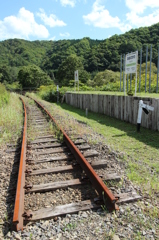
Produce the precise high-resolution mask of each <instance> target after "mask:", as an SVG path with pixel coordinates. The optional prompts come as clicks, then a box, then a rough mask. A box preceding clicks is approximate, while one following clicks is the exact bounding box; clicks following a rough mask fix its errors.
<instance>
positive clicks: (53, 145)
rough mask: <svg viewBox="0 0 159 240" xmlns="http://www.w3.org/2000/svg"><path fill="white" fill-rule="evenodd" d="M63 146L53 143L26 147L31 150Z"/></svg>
mask: <svg viewBox="0 0 159 240" xmlns="http://www.w3.org/2000/svg"><path fill="white" fill-rule="evenodd" d="M62 146H64V144H61V143H53V144H47V145H46V144H45V145H44V144H41V145H38V146H34V145H33V146H31V145H28V148H31V149H41V148H55V147H62Z"/></svg>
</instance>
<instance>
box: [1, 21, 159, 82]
mask: <svg viewBox="0 0 159 240" xmlns="http://www.w3.org/2000/svg"><path fill="white" fill-rule="evenodd" d="M151 44H152V48H153V55H152V61H153V63H154V64H155V65H157V57H158V45H159V23H158V24H155V25H152V26H151V27H144V28H139V29H132V30H130V31H129V32H127V33H125V34H122V35H114V36H112V37H110V38H108V39H105V40H93V39H90V38H87V37H86V38H83V39H77V40H75V39H74V40H59V41H33V42H31V41H26V40H21V39H9V40H5V41H1V42H0V82H1V83H6V82H8V83H14V82H16V81H19V78H18V73H19V71H21V70H23V67H24V66H25V71H26V72H29V71H30V70H28V71H27V67H28V68H29V69H30V68H31V66H34V68H35V67H37V69H36V68H35V69H36V71H39V68H41V70H42V71H43V72H44V73H43V75H44V76H45V73H46V74H47V75H49V77H50V81H51V79H52V80H53V81H55V82H56V83H58V84H59V85H69V81H70V80H72V79H73V78H74V76H73V73H74V70H75V69H77V68H79V72H80V74H79V76H80V80H81V82H83V83H84V84H85V83H86V82H90V80H93V79H94V80H95V81H96V79H95V78H94V77H95V76H96V74H97V73H98V72H102V71H105V70H112V71H114V72H119V71H120V56H121V54H126V53H128V52H132V51H136V50H138V51H140V49H141V47H142V48H143V56H142V62H143V63H144V62H145V59H146V50H145V49H146V45H148V46H149V47H150V45H151ZM139 60H140V59H139ZM72 63H73V64H72ZM24 75H25V74H24ZM25 76H26V75H25ZM71 76H72V79H70V78H71ZM33 78H34V76H32V79H33ZM21 81H23V79H21ZM42 82H43V83H44V81H42ZM48 82H49V81H48V79H47V83H48Z"/></svg>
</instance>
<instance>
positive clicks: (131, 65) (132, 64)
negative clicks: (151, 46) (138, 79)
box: [125, 51, 138, 74]
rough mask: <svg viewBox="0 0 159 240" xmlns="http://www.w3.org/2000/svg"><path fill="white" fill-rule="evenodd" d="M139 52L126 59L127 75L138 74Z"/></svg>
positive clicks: (129, 55) (130, 54) (127, 56)
mask: <svg viewBox="0 0 159 240" xmlns="http://www.w3.org/2000/svg"><path fill="white" fill-rule="evenodd" d="M137 58H138V51H136V52H133V53H129V54H127V55H126V59H125V74H129V73H136V72H137Z"/></svg>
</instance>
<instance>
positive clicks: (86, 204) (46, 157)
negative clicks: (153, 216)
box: [13, 100, 140, 230]
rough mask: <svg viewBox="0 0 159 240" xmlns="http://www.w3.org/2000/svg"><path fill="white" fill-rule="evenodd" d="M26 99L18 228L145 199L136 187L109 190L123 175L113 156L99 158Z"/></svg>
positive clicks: (38, 105) (16, 211)
mask: <svg viewBox="0 0 159 240" xmlns="http://www.w3.org/2000/svg"><path fill="white" fill-rule="evenodd" d="M22 101H23V100H22ZM25 102H26V107H25V103H24V101H23V104H24V112H25V121H24V130H23V141H22V148H21V159H20V164H19V174H18V181H17V192H16V199H15V207H14V216H13V223H14V226H15V229H16V230H21V229H23V223H24V222H28V221H37V220H40V219H49V218H55V217H57V216H60V215H66V214H70V213H75V212H78V211H82V210H88V209H94V208H100V207H103V208H104V209H108V210H113V209H115V210H117V209H118V205H120V204H122V203H125V202H129V201H134V200H137V199H140V196H139V195H138V194H137V193H136V192H135V191H134V189H131V190H129V191H127V192H122V191H121V192H119V194H116V193H115V191H114V190H115V185H114V187H112V188H111V190H110V189H108V188H107V186H106V184H105V183H107V182H108V181H114V184H116V181H119V180H120V179H121V177H122V176H121V175H120V173H119V172H116V171H115V170H114V168H113V166H112V167H111V162H109V159H108V158H106V159H99V158H98V152H97V151H96V150H92V149H91V147H90V146H89V145H88V143H87V142H86V141H85V140H84V139H83V138H82V137H81V136H80V135H78V134H77V133H76V132H74V131H73V130H72V129H70V128H69V127H67V126H65V127H64V128H65V131H64V130H63V129H62V128H61V127H60V126H59V124H57V123H56V120H55V119H54V118H53V117H52V116H51V115H50V113H49V112H48V111H47V110H46V109H45V108H44V107H43V105H42V104H41V103H39V102H37V101H36V100H35V102H34V101H33V100H25ZM26 109H27V110H26ZM26 114H27V116H26ZM27 120H28V131H27V130H26V127H27ZM58 120H60V121H61V122H62V119H58ZM26 131H27V133H28V136H27V137H28V138H27V137H26ZM69 135H71V139H73V140H71V139H70V138H69ZM94 169H95V170H94ZM113 192H114V193H113Z"/></svg>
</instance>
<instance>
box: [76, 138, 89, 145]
mask: <svg viewBox="0 0 159 240" xmlns="http://www.w3.org/2000/svg"><path fill="white" fill-rule="evenodd" d="M80 138H81V137H80ZM86 142H87V141H86V140H84V139H76V140H74V144H82V143H86Z"/></svg>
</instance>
